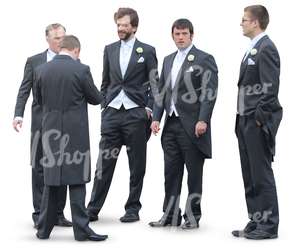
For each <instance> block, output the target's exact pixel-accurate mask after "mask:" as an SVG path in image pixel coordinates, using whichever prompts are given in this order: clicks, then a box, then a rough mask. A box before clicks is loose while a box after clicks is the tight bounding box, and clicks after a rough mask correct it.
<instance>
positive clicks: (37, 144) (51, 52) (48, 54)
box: [13, 23, 72, 227]
mask: <svg viewBox="0 0 300 251" xmlns="http://www.w3.org/2000/svg"><path fill="white" fill-rule="evenodd" d="M65 32H66V29H65V27H64V26H62V25H61V24H58V23H55V24H50V25H48V26H47V27H46V31H45V33H46V34H45V35H46V40H47V42H48V44H49V48H48V49H47V50H46V51H44V52H42V53H40V54H37V55H34V56H32V57H29V58H28V59H27V62H26V65H25V70H24V77H23V81H22V84H21V86H20V89H19V92H18V97H17V102H16V107H15V115H14V120H13V127H14V129H15V130H16V131H17V132H19V128H21V127H22V124H23V115H24V110H25V105H26V102H27V99H28V97H29V95H30V92H31V89H32V86H33V74H34V70H35V68H36V67H37V66H39V65H41V64H44V63H46V62H48V61H51V60H52V58H53V57H54V56H55V55H56V54H57V53H58V52H59V50H60V47H59V43H60V41H61V40H62V38H63V36H64V35H65ZM33 92H34V90H33ZM31 109H32V110H31V149H30V154H31V158H30V163H31V166H32V198H33V207H34V212H33V214H32V219H33V222H34V226H35V227H36V224H37V220H38V218H39V214H40V204H41V198H42V193H43V187H44V173H43V167H42V166H41V164H40V159H41V158H42V156H43V151H42V143H41V125H42V109H41V107H40V106H39V105H38V104H37V101H36V100H35V97H34V95H33V101H32V107H31ZM61 190H62V192H61V193H60V196H61V197H60V198H59V206H58V208H57V222H56V225H59V226H66V227H70V226H72V223H71V222H70V221H68V220H67V219H66V218H65V216H64V213H63V210H64V207H65V204H66V192H67V187H63V186H62V187H61Z"/></svg>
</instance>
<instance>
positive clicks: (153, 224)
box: [149, 218, 181, 227]
mask: <svg viewBox="0 0 300 251" xmlns="http://www.w3.org/2000/svg"><path fill="white" fill-rule="evenodd" d="M180 225H181V219H180V220H177V221H176V222H173V221H170V220H166V219H163V218H161V219H160V220H159V221H152V222H150V223H149V226H150V227H168V226H172V227H179V226H180Z"/></svg>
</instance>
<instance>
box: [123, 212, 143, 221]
mask: <svg viewBox="0 0 300 251" xmlns="http://www.w3.org/2000/svg"><path fill="white" fill-rule="evenodd" d="M139 220H140V217H139V214H138V213H129V212H126V213H125V214H124V216H122V217H121V218H120V221H121V222H123V223H127V222H135V221H139Z"/></svg>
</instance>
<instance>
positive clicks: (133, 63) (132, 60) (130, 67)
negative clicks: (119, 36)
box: [124, 39, 143, 79]
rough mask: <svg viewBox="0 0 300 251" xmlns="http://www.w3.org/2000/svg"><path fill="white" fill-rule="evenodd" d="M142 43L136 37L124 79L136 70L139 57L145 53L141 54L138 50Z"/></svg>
mask: <svg viewBox="0 0 300 251" xmlns="http://www.w3.org/2000/svg"><path fill="white" fill-rule="evenodd" d="M140 44H141V43H140V42H139V41H138V40H137V39H136V40H135V42H134V45H133V48H132V53H131V56H130V60H129V63H128V67H127V70H126V72H125V75H124V79H126V78H127V77H128V76H129V75H130V73H131V72H132V71H133V70H134V68H135V66H136V64H137V62H138V60H139V58H140V57H142V56H143V53H141V54H139V53H137V52H136V49H137V48H138V47H139V46H140Z"/></svg>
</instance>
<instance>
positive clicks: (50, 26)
mask: <svg viewBox="0 0 300 251" xmlns="http://www.w3.org/2000/svg"><path fill="white" fill-rule="evenodd" d="M60 27H61V28H63V30H64V31H66V28H65V27H64V26H63V25H61V24H59V23H55V24H49V25H48V26H47V27H46V30H45V33H46V36H48V35H49V32H50V31H52V30H55V29H58V28H60Z"/></svg>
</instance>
